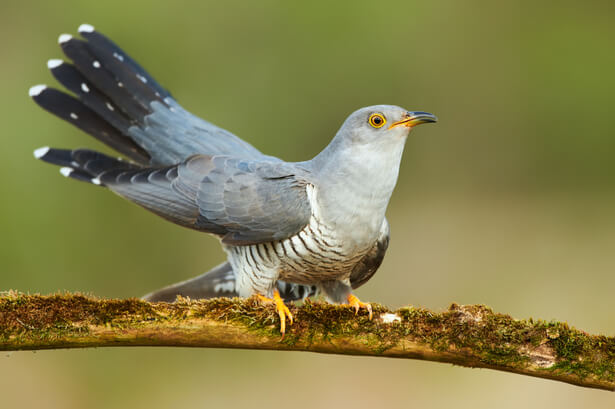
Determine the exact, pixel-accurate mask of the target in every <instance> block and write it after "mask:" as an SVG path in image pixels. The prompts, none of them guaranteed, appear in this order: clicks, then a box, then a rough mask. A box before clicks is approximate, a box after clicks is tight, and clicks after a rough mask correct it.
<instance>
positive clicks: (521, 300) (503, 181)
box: [0, 0, 615, 409]
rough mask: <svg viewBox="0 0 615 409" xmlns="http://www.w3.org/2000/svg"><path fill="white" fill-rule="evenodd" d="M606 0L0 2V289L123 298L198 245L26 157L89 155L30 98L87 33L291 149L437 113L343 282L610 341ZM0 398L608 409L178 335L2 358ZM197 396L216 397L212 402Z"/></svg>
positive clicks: (147, 404) (609, 35) (198, 257)
mask: <svg viewBox="0 0 615 409" xmlns="http://www.w3.org/2000/svg"><path fill="white" fill-rule="evenodd" d="M613 21H615V8H614V7H613V4H612V2H610V1H604V2H600V1H590V2H583V3H580V2H491V1H463V2H462V1H431V2H418V1H408V0H406V1H380V2H373V1H356V0H355V1H352V2H334V1H312V2H310V3H302V4H301V5H299V3H294V2H293V3H291V2H285V1H259V2H247V1H226V2H220V1H209V0H207V1H191V2H188V1H186V2H183V1H176V2H152V1H147V2H145V1H133V2H127V1H115V0H108V1H105V2H84V1H64V0H56V1H20V2H17V1H13V0H8V1H7V0H4V1H2V3H1V4H0V39H1V40H0V47H1V51H2V58H1V64H0V74H1V75H0V85H1V88H0V89H1V90H2V97H1V98H0V112H2V114H0V115H1V117H0V119H1V121H2V142H1V143H0V152H1V153H0V155H1V159H2V160H1V161H0V175H2V176H1V178H2V182H1V187H2V190H1V192H2V200H1V201H0V210H1V211H0V231H1V232H2V235H1V237H0V260H1V264H0V266H1V267H0V269H1V270H0V289H17V290H20V291H24V292H40V293H49V292H53V291H57V290H70V291H82V292H88V293H91V294H95V295H98V296H106V297H130V296H139V295H142V294H144V293H146V292H149V291H150V290H153V289H155V288H158V287H161V286H163V285H166V284H169V283H171V282H175V281H178V280H182V279H186V278H188V277H191V276H194V275H196V274H199V273H201V272H203V271H205V270H207V269H209V268H210V267H212V266H213V265H215V264H217V263H218V262H220V261H221V260H222V259H223V254H222V251H221V250H220V249H219V246H218V244H217V241H216V240H215V239H213V238H211V237H208V236H206V235H203V234H199V233H196V232H193V231H189V230H186V229H182V228H179V227H176V226H174V225H172V224H170V223H167V222H165V221H163V220H162V219H159V218H157V217H155V216H153V215H151V214H149V213H147V212H145V211H143V210H142V209H140V208H138V207H137V206H134V205H131V204H129V203H127V202H125V201H122V200H120V199H119V198H117V197H115V196H114V195H112V194H110V193H109V192H106V191H104V190H103V189H96V188H94V187H93V186H88V185H86V184H80V183H77V182H75V181H71V180H66V179H64V178H62V177H61V176H60V175H59V174H58V172H57V169H56V168H53V167H51V166H48V165H45V164H43V163H40V162H36V161H35V160H34V159H33V158H32V150H33V149H34V148H37V147H40V146H45V145H51V146H55V147H92V148H98V149H100V148H101V146H100V144H98V143H97V142H96V141H94V140H93V139H92V138H90V137H89V136H87V135H85V134H83V133H81V132H80V131H78V130H77V129H75V128H72V127H71V126H70V125H68V124H66V123H64V122H62V121H60V120H58V119H56V118H54V117H52V116H51V115H49V114H47V113H45V112H44V111H42V110H41V109H39V108H38V107H36V105H35V104H34V103H33V102H32V101H31V100H30V99H29V98H28V96H27V90H28V88H29V87H30V86H31V85H34V84H38V83H47V84H49V85H51V84H55V81H54V80H53V78H52V77H51V75H50V74H49V73H48V72H47V69H46V67H45V62H46V61H47V59H49V58H58V57H60V56H61V52H60V49H59V47H58V46H57V43H56V39H57V36H58V35H59V34H60V33H62V32H70V33H73V34H74V33H75V32H76V29H77V26H78V25H79V24H81V23H83V22H87V23H90V24H93V25H95V26H96V27H97V28H98V29H99V30H100V31H102V32H103V33H106V34H107V35H108V36H110V37H111V38H112V39H114V40H115V41H116V42H118V43H119V44H120V45H121V46H122V47H123V48H124V49H125V50H126V51H127V52H128V53H130V54H132V55H133V57H135V58H136V59H137V60H138V61H140V62H141V63H142V64H143V65H144V66H145V67H146V68H147V69H148V70H149V71H150V73H151V74H152V75H154V76H155V77H156V78H157V79H159V81H160V83H161V84H163V86H165V87H167V88H168V89H170V90H171V92H172V93H173V94H174V96H175V97H176V98H177V100H178V101H179V102H180V103H181V104H183V105H184V107H186V108H187V109H189V110H191V111H192V112H194V113H196V114H199V115H201V116H204V117H206V118H207V119H209V120H210V121H212V122H214V123H216V124H218V125H220V126H223V127H225V128H228V129H229V130H231V131H232V132H234V133H236V134H238V135H240V136H241V137H243V138H245V139H247V140H248V141H250V142H251V143H253V144H254V145H255V146H257V147H258V148H260V149H262V150H263V151H265V152H267V153H270V154H274V155H279V156H282V157H283V158H285V159H287V160H304V159H307V158H310V157H312V156H313V155H314V154H316V153H317V152H318V151H320V150H321V149H322V148H323V147H324V146H325V145H326V144H327V143H328V141H329V139H330V138H331V137H332V136H333V135H334V133H335V132H336V130H337V128H338V127H339V126H340V124H341V123H342V121H343V120H344V118H345V117H346V115H348V114H349V113H350V112H352V111H353V110H355V109H356V108H359V107H361V106H365V105H372V104H380V103H386V104H397V105H401V106H404V107H406V108H408V109H414V110H425V111H429V112H433V113H435V114H436V115H437V116H438V117H439V118H440V122H439V123H438V124H437V125H433V126H432V125H430V126H423V127H420V128H418V129H416V130H415V131H414V132H413V133H412V135H411V137H410V138H409V140H408V144H407V147H406V152H405V157H404V160H403V164H402V169H401V173H400V177H399V182H398V187H397V189H396V192H395V194H394V195H393V198H392V201H391V205H390V207H389V211H388V218H389V221H390V222H391V226H392V243H391V247H390V249H389V253H388V255H387V257H386V259H385V262H384V264H383V266H382V268H381V269H380V271H379V272H378V274H377V275H376V276H375V277H374V278H373V279H372V280H371V281H370V282H369V283H368V284H367V285H365V286H364V287H362V288H361V289H360V290H359V292H358V294H359V296H360V297H361V298H362V299H365V300H368V301H378V302H381V303H384V304H387V305H389V306H392V307H398V306H401V305H404V304H413V305H416V306H424V307H428V308H433V309H438V310H440V309H443V308H446V307H447V306H448V305H449V304H450V303H451V302H453V301H455V302H459V303H485V304H487V305H489V306H491V307H492V308H494V309H495V310H496V311H501V312H507V313H510V314H512V315H513V316H515V317H519V318H527V317H530V316H533V317H535V318H543V319H547V320H548V319H558V320H567V321H568V322H569V323H570V324H572V325H574V326H576V327H578V328H581V329H584V330H587V331H591V332H596V333H602V334H607V335H615V315H614V314H613V310H614V309H615V298H614V297H613V290H614V289H615V177H614V172H615V161H614V160H613V158H615V135H614V131H613V130H614V129H615V115H614V114H613V113H612V110H613V107H614V106H615V76H614V75H613V73H614V72H615V53H614V52H613V40H614V39H615V24H613ZM0 396H1V397H2V398H1V400H2V403H1V404H0V406H2V407H15V406H17V405H19V407H41V408H43V407H44V408H63V409H67V408H84V407H87V408H119V407H134V408H169V407H203V408H204V407H229V408H230V407H246V406H249V407H275V406H281V405H284V406H286V407H292V408H310V407H321V406H325V407H326V406H336V407H353V408H355V409H358V408H373V407H387V408H405V407H436V408H450V407H452V406H454V407H457V408H493V407H498V408H518V407H532V408H533V407H558V408H575V407H592V408H607V407H608V408H612V407H613V395H611V394H608V393H606V392H601V391H593V390H585V389H581V388H577V387H573V386H569V385H566V384H559V383H555V382H551V381H544V380H539V379H533V378H529V377H522V376H518V375H510V374H505V373H498V372H494V371H488V370H471V369H465V368H455V367H452V366H450V365H442V364H436V363H426V362H418V361H402V360H387V359H373V358H371V359H370V358H356V357H335V356H321V355H316V354H305V353H276V352H255V351H229V350H191V349H180V348H168V349H163V348H152V349H146V348H134V349H97V350H83V351H76V350H75V351H47V352H38V353H36V354H33V353H26V352H22V353H13V354H7V356H6V357H5V356H4V355H3V356H2V357H0ZM212 405H214V406H212Z"/></svg>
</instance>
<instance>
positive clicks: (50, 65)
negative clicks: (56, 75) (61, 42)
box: [47, 58, 64, 70]
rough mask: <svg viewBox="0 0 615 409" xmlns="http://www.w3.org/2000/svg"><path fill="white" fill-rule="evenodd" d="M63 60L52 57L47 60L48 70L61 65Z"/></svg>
mask: <svg viewBox="0 0 615 409" xmlns="http://www.w3.org/2000/svg"><path fill="white" fill-rule="evenodd" d="M63 62H64V61H62V60H58V59H57V58H53V59H51V60H49V61H47V68H49V69H50V70H53V69H54V68H56V67H59V66H60V65H62V63H63Z"/></svg>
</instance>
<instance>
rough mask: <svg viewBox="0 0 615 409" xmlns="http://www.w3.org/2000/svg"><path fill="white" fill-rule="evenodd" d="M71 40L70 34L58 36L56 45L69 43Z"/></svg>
mask: <svg viewBox="0 0 615 409" xmlns="http://www.w3.org/2000/svg"><path fill="white" fill-rule="evenodd" d="M71 38H73V36H72V35H70V34H60V37H58V43H59V44H62V43H65V42H67V41H70V39H71Z"/></svg>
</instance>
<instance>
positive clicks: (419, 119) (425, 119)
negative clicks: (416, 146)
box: [389, 111, 438, 129]
mask: <svg viewBox="0 0 615 409" xmlns="http://www.w3.org/2000/svg"><path fill="white" fill-rule="evenodd" d="M437 121H438V118H436V116H435V115H434V114H430V113H429V112H421V111H414V112H406V114H405V115H404V118H403V119H402V120H401V121H397V122H394V123H392V124H391V126H389V129H391V128H395V127H396V126H399V125H404V126H406V127H408V128H413V127H414V126H416V125H420V124H427V123H430V122H437Z"/></svg>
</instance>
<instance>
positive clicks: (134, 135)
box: [30, 24, 276, 166]
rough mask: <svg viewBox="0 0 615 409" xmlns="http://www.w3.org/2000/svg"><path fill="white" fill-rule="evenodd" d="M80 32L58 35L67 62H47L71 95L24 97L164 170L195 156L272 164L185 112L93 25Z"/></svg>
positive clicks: (40, 90)
mask: <svg viewBox="0 0 615 409" xmlns="http://www.w3.org/2000/svg"><path fill="white" fill-rule="evenodd" d="M79 33H80V34H81V35H82V36H83V38H84V39H85V41H84V40H81V39H77V38H74V37H72V36H70V35H68V34H63V35H61V36H60V38H59V42H60V46H61V47H62V50H63V51H64V54H65V55H66V56H67V57H68V58H69V59H70V60H71V63H68V62H64V61H61V60H50V61H49V62H48V67H49V69H50V70H51V72H52V74H53V75H54V76H55V77H56V79H57V80H58V81H59V82H60V83H61V84H62V85H64V86H65V87H66V88H67V89H68V90H69V91H71V92H72V93H74V94H75V96H76V98H75V97H72V96H69V95H68V94H65V93H63V92H61V91H58V90H55V89H50V88H45V87H42V86H39V87H33V88H32V89H31V91H30V95H31V96H32V97H33V98H34V100H35V101H36V102H37V103H38V104H39V105H41V106H42V107H43V108H45V109H46V110H48V111H50V112H51V113H53V114H55V115H57V116H58V117H60V118H62V119H64V120H66V121H68V122H69V123H72V124H73V125H75V126H77V127H79V128H80V129H82V130H84V131H85V132H87V133H89V134H91V135H92V136H94V137H95V138H97V139H99V140H101V141H102V142H103V143H105V144H107V145H109V146H110V147H112V148H114V149H116V150H118V151H119V152H121V153H123V154H124V155H126V156H128V157H129V158H131V159H132V160H135V161H137V162H139V163H141V164H147V165H151V166H168V165H173V164H176V163H179V162H181V161H183V160H185V159H186V158H188V157H189V156H192V155H195V154H199V153H202V154H209V155H232V156H235V157H241V158H251V159H259V160H262V159H264V158H266V159H267V160H276V159H275V158H272V157H267V156H265V155H263V154H262V153H261V152H260V151H259V150H257V149H256V148H254V147H253V146H252V145H250V144H249V143H247V142H245V141H243V140H241V139H240V138H238V137H237V136H235V135H233V134H232V133H230V132H229V131H226V130H224V129H222V128H219V127H217V126H216V125H213V124H212V123H210V122H208V121H205V120H203V119H201V118H198V117H197V116H195V115H193V114H191V113H190V112H188V111H186V110H185V109H183V108H182V107H181V106H180V105H179V104H178V103H177V102H176V101H175V99H173V97H172V96H171V94H170V93H169V92H168V91H167V90H165V89H164V88H163V87H161V86H160V85H159V84H158V83H157V82H156V80H154V78H152V76H150V75H149V74H148V73H147V72H146V71H145V70H144V69H143V68H142V67H141V66H140V65H139V64H138V63H137V62H135V61H134V60H133V59H132V58H131V57H130V56H128V54H126V53H125V52H124V51H123V50H122V49H120V48H119V47H118V46H117V45H116V44H115V43H113V42H112V41H111V40H109V39H108V38H107V37H105V36H104V35H102V34H101V33H99V32H98V31H96V30H95V29H94V27H92V26H90V25H87V24H83V25H82V26H80V27H79Z"/></svg>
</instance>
